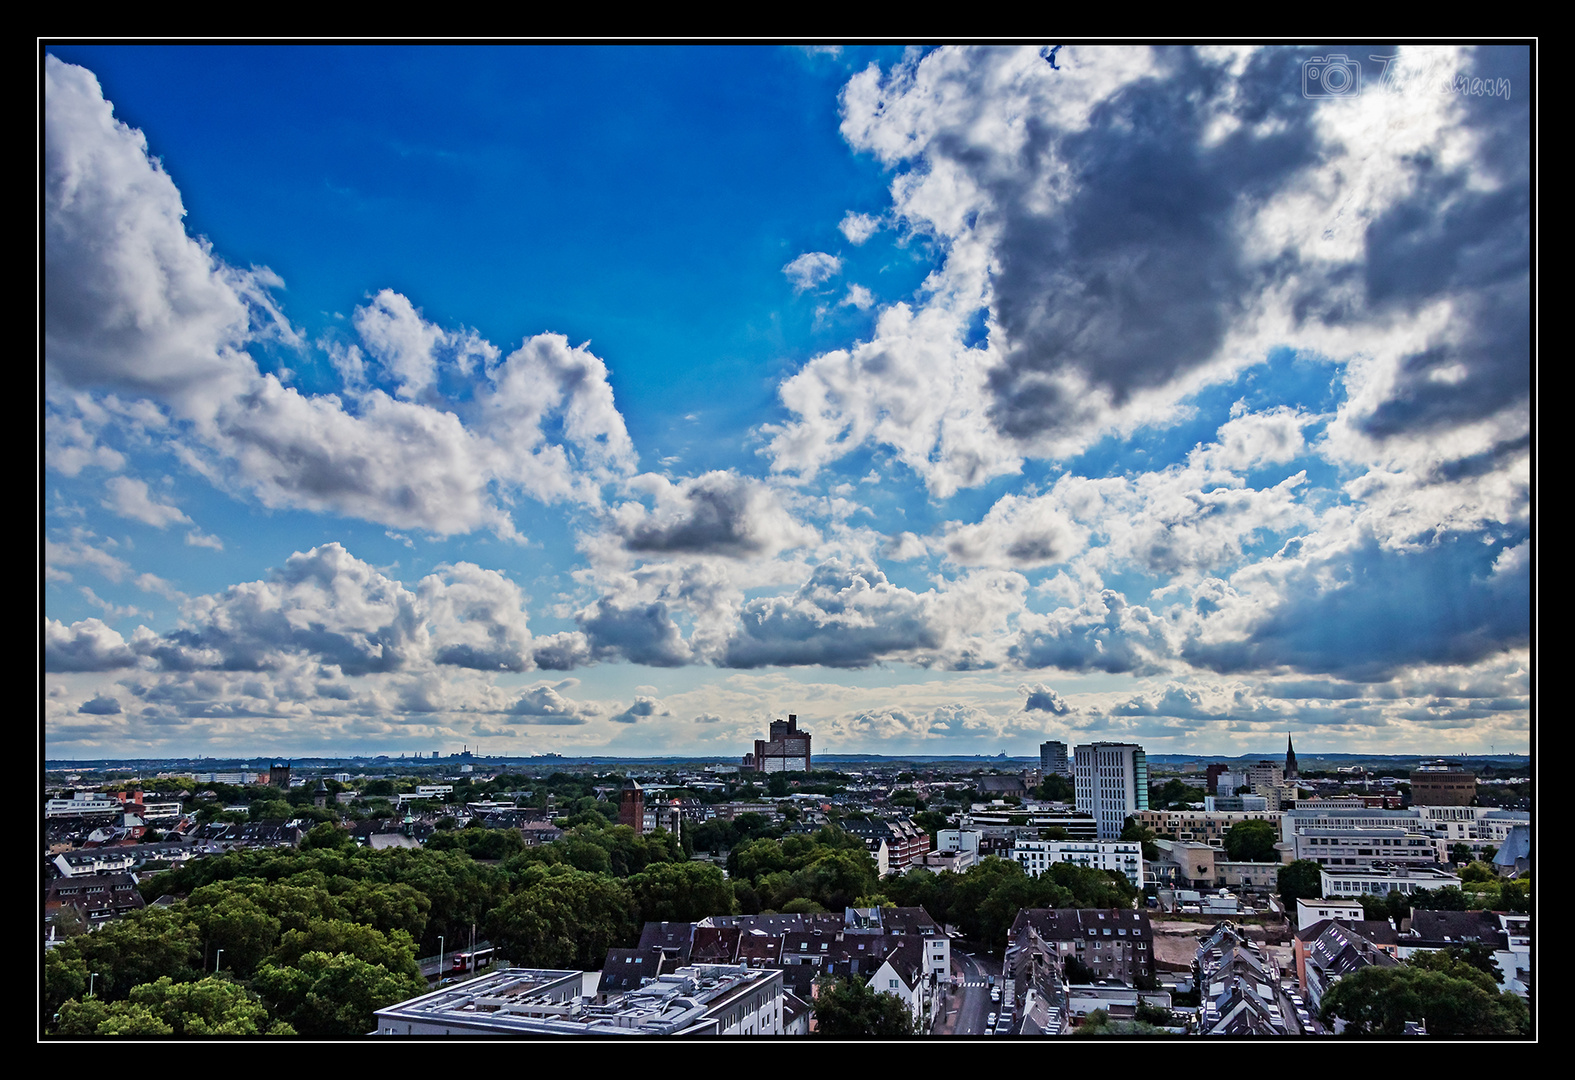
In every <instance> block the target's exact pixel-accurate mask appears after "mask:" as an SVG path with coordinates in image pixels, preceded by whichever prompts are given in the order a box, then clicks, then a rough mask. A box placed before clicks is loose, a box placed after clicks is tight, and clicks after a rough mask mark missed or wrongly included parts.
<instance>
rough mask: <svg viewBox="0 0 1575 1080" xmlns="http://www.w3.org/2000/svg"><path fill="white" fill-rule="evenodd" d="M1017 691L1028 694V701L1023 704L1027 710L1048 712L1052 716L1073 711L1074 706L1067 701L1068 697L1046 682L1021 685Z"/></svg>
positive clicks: (1063, 714)
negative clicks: (1064, 696)
mask: <svg viewBox="0 0 1575 1080" xmlns="http://www.w3.org/2000/svg"><path fill="white" fill-rule="evenodd" d="M1017 692H1018V693H1020V694H1025V695H1027V701H1026V702H1025V703H1024V704H1023V709H1024V711H1026V712H1047V713H1050V714H1051V715H1052V716H1065V715H1066V714H1067V713H1069V712H1071V711H1072V706H1070V705H1068V704H1067V703H1066V699H1065V698H1063V697H1062V696H1061V695H1060V694H1058V693H1056V692H1055V691H1054V690H1052V689H1051V688H1050V687H1048V686H1046V685H1045V684H1044V683H1033V684H1031V685H1028V686H1019V687H1018V688H1017Z"/></svg>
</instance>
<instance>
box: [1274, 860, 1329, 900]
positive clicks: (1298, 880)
mask: <svg viewBox="0 0 1575 1080" xmlns="http://www.w3.org/2000/svg"><path fill="white" fill-rule="evenodd" d="M1275 883H1276V884H1277V885H1278V886H1279V890H1280V900H1281V902H1282V903H1284V904H1285V910H1286V911H1287V912H1290V911H1294V910H1295V908H1296V901H1298V900H1317V899H1318V898H1319V897H1321V896H1322V895H1323V877H1322V875H1321V874H1320V873H1319V868H1318V864H1317V863H1316V862H1314V861H1313V860H1311V859H1297V860H1296V861H1295V862H1293V863H1289V864H1287V865H1285V866H1282V867H1280V872H1279V874H1278V875H1277V876H1276V879H1275Z"/></svg>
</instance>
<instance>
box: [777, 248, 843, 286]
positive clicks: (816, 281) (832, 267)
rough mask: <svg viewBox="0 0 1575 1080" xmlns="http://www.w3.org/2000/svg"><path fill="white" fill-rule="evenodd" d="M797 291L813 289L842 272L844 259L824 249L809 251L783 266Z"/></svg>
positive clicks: (783, 270) (784, 271)
mask: <svg viewBox="0 0 1575 1080" xmlns="http://www.w3.org/2000/svg"><path fill="white" fill-rule="evenodd" d="M782 272H783V273H784V274H786V275H787V278H788V280H789V281H791V282H792V283H793V289H794V291H795V292H804V291H805V290H807V289H813V288H814V287H815V286H817V285H820V284H821V283H823V282H826V281H829V280H830V279H831V278H834V277H836V276H837V275H838V274H840V273H841V272H842V260H841V259H839V258H837V257H836V256H835V255H827V254H826V253H825V252H824V251H807V252H805V253H804V254H802V255H800V256H799V257H798V258H796V259H794V260H793V261H792V262H790V263H788V264H787V265H786V266H784V267H783V268H782Z"/></svg>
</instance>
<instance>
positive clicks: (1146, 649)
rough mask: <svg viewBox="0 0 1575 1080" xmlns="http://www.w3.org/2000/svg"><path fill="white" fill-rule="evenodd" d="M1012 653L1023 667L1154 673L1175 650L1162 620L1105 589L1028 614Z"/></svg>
mask: <svg viewBox="0 0 1575 1080" xmlns="http://www.w3.org/2000/svg"><path fill="white" fill-rule="evenodd" d="M1019 625H1020V626H1021V631H1020V633H1019V636H1018V640H1017V641H1016V642H1015V643H1014V644H1013V645H1012V647H1011V649H1010V655H1011V656H1012V658H1013V659H1014V660H1016V661H1017V662H1018V663H1020V664H1022V665H1023V666H1024V667H1031V668H1044V667H1053V668H1059V669H1061V670H1063V671H1105V672H1110V673H1112V674H1114V673H1127V672H1130V673H1133V674H1140V675H1141V674H1151V673H1154V672H1158V671H1161V670H1164V662H1165V661H1166V660H1167V659H1168V658H1169V656H1170V653H1171V644H1170V641H1169V639H1168V638H1167V636H1166V633H1165V626H1164V623H1163V620H1161V619H1160V618H1158V617H1157V616H1156V615H1155V614H1154V612H1153V611H1151V610H1150V609H1149V608H1147V607H1144V606H1142V605H1134V604H1131V603H1129V602H1128V601H1127V599H1126V597H1124V596H1122V595H1121V594H1120V593H1118V592H1116V591H1115V590H1114V589H1104V590H1102V591H1101V592H1100V593H1099V594H1098V595H1097V596H1092V597H1089V598H1087V599H1085V600H1084V601H1083V602H1082V603H1080V604H1078V605H1077V606H1076V607H1065V608H1058V609H1056V610H1055V611H1052V612H1050V613H1048V614H1045V615H1040V614H1037V613H1034V612H1028V613H1025V614H1024V615H1023V616H1022V618H1021V619H1020V620H1019Z"/></svg>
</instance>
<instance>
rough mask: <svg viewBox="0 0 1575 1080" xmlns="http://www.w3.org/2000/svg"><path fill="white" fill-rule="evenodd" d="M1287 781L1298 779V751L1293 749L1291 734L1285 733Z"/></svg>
mask: <svg viewBox="0 0 1575 1080" xmlns="http://www.w3.org/2000/svg"><path fill="white" fill-rule="evenodd" d="M1285 779H1287V780H1294V779H1296V751H1295V750H1294V749H1292V748H1291V733H1290V732H1289V731H1287V732H1286V733H1285Z"/></svg>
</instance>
